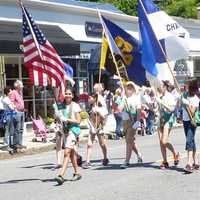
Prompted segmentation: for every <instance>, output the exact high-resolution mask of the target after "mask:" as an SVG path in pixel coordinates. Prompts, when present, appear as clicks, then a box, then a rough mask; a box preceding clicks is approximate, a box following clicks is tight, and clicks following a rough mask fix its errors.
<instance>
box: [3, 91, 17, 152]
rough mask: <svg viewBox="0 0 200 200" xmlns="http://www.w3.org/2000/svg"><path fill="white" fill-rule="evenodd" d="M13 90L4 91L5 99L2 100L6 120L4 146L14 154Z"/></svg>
mask: <svg viewBox="0 0 200 200" xmlns="http://www.w3.org/2000/svg"><path fill="white" fill-rule="evenodd" d="M11 93H12V90H11V88H10V87H6V88H5V89H4V97H3V98H2V100H1V101H2V103H3V107H4V117H5V118H4V120H5V125H4V126H5V137H4V145H6V150H7V151H9V152H12V151H13V149H12V148H11V147H13V133H14V124H13V116H14V114H15V111H14V110H15V106H14V104H13V103H12V102H11V100H10V95H11Z"/></svg>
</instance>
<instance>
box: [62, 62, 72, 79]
mask: <svg viewBox="0 0 200 200" xmlns="http://www.w3.org/2000/svg"><path fill="white" fill-rule="evenodd" d="M64 68H65V73H66V74H67V75H68V76H69V77H70V78H73V76H74V70H73V68H72V67H71V66H70V65H69V64H67V63H64Z"/></svg>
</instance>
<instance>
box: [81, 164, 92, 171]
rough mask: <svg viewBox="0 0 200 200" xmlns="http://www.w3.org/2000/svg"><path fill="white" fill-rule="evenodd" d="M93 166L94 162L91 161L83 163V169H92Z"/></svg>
mask: <svg viewBox="0 0 200 200" xmlns="http://www.w3.org/2000/svg"><path fill="white" fill-rule="evenodd" d="M91 167H92V164H91V163H90V162H89V163H88V162H85V163H84V164H83V165H82V168H83V169H90V168H91Z"/></svg>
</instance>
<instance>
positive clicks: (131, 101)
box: [120, 81, 142, 169]
mask: <svg viewBox="0 0 200 200" xmlns="http://www.w3.org/2000/svg"><path fill="white" fill-rule="evenodd" d="M125 93H126V98H125V100H124V102H123V115H122V116H123V130H124V133H125V137H126V159H125V161H124V163H123V164H122V165H121V166H120V168H122V169H126V168H127V167H128V166H129V162H130V158H131V155H132V151H134V152H135V154H136V155H137V158H138V162H142V156H141V154H140V153H139V151H138V148H137V146H136V143H135V134H136V129H137V127H136V124H137V122H138V120H139V113H140V109H141V99H140V95H138V94H137V93H136V89H135V85H134V83H133V82H131V81H129V82H127V83H126V86H125Z"/></svg>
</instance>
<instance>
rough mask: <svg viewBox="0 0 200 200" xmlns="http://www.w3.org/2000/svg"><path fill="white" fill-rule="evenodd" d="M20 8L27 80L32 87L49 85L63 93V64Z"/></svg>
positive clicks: (31, 19) (24, 11) (64, 79)
mask: <svg viewBox="0 0 200 200" xmlns="http://www.w3.org/2000/svg"><path fill="white" fill-rule="evenodd" d="M21 8H22V15H23V51H24V63H25V66H26V67H27V69H28V71H29V78H30V79H31V82H32V84H33V85H40V86H47V85H50V86H52V87H57V88H59V89H61V91H62V93H63V92H64V89H65V81H66V73H65V69H64V62H63V61H62V60H61V58H60V57H59V55H58V54H57V52H56V50H55V49H54V48H53V46H52V45H51V44H50V43H49V41H48V40H47V39H46V38H45V36H44V34H43V33H42V31H41V30H40V29H39V27H38V26H37V25H36V23H35V22H34V20H33V18H32V17H31V15H30V14H29V13H28V11H27V10H26V8H25V7H24V6H23V5H22V4H21Z"/></svg>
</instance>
